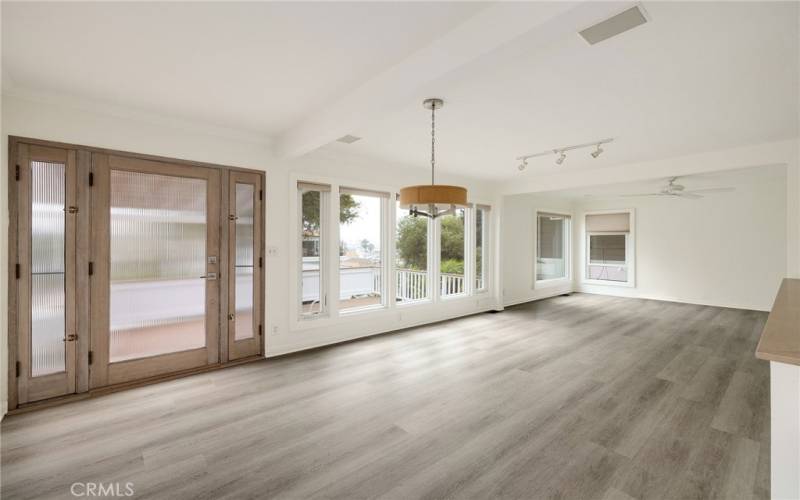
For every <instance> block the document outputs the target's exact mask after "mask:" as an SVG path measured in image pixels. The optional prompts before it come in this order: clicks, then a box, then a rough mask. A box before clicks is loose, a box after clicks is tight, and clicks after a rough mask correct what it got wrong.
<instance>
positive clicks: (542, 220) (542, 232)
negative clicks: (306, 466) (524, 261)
mask: <svg viewBox="0 0 800 500" xmlns="http://www.w3.org/2000/svg"><path fill="white" fill-rule="evenodd" d="M569 222H570V217H569V216H568V215H564V214H555V213H543V212H540V213H538V214H537V217H536V228H537V229H536V236H537V237H536V281H547V280H556V279H566V278H568V277H569Z"/></svg>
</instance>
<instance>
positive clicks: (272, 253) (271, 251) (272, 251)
mask: <svg viewBox="0 0 800 500" xmlns="http://www.w3.org/2000/svg"><path fill="white" fill-rule="evenodd" d="M277 256H278V247H267V257H277Z"/></svg>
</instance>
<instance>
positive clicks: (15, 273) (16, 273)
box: [14, 264, 19, 279]
mask: <svg viewBox="0 0 800 500" xmlns="http://www.w3.org/2000/svg"><path fill="white" fill-rule="evenodd" d="M14 275H15V276H16V277H17V279H19V264H15V265H14Z"/></svg>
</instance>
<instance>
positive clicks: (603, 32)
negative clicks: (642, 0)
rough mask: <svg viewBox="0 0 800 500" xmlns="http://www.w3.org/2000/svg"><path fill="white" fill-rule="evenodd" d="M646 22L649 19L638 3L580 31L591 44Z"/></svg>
mask: <svg viewBox="0 0 800 500" xmlns="http://www.w3.org/2000/svg"><path fill="white" fill-rule="evenodd" d="M646 22H647V19H646V18H645V17H644V13H643V12H642V9H641V8H640V7H639V6H638V5H637V6H635V7H631V8H630V9H628V10H626V11H624V12H621V13H619V14H617V15H616V16H614V17H609V18H608V19H606V20H605V21H601V22H599V23H597V24H595V25H594V26H589V27H588V28H586V29H585V30H583V31H580V32H579V33H580V35H581V36H582V37H583V39H584V40H586V41H587V42H589V45H594V44H596V43H599V42H602V41H603V40H608V39H609V38H611V37H612V36H617V35H619V34H620V33H624V32H626V31H628V30H630V29H633V28H635V27H637V26H639V25H642V24H644V23H646Z"/></svg>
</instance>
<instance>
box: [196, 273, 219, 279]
mask: <svg viewBox="0 0 800 500" xmlns="http://www.w3.org/2000/svg"><path fill="white" fill-rule="evenodd" d="M200 279H204V280H215V279H217V273H208V274H206V275H205V276H200Z"/></svg>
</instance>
